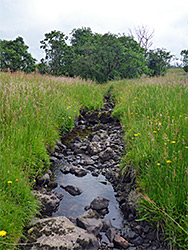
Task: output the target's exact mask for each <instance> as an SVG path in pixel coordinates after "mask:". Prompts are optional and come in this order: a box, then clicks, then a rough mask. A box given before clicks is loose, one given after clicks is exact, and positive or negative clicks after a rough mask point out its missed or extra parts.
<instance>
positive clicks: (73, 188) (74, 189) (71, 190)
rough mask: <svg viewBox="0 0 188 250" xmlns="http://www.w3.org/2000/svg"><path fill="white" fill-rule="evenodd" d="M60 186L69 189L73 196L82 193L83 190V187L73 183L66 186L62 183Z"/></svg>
mask: <svg viewBox="0 0 188 250" xmlns="http://www.w3.org/2000/svg"><path fill="white" fill-rule="evenodd" d="M60 187H61V188H63V189H65V191H67V192H68V193H69V194H71V195H73V196H76V195H80V194H81V193H82V192H83V191H82V190H81V189H79V188H78V187H75V186H73V185H67V186H65V187H64V186H63V185H60Z"/></svg>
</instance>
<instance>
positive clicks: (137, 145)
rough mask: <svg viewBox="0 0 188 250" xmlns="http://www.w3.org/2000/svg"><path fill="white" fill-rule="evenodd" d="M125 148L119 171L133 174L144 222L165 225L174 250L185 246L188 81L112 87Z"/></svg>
mask: <svg viewBox="0 0 188 250" xmlns="http://www.w3.org/2000/svg"><path fill="white" fill-rule="evenodd" d="M114 87H115V88H114V93H113V94H114V96H115V99H116V107H115V109H114V113H113V115H114V116H116V117H121V122H122V126H123V127H124V130H125V141H126V144H127V149H126V155H125V157H124V159H123V161H122V168H123V169H124V171H126V168H128V166H130V165H131V166H133V167H135V168H136V169H137V180H138V183H139V186H140V188H141V189H142V190H143V199H142V201H141V212H142V215H143V218H146V219H150V220H152V221H156V222H159V223H160V224H163V226H164V228H165V232H166V234H167V238H168V239H169V240H170V241H171V244H173V245H174V247H175V248H176V247H177V249H186V246H187V244H188V217H187V211H188V133H187V132H188V79H187V78H186V76H184V75H172V74H169V75H168V76H166V77H164V78H150V79H140V80H136V81H135V80H130V81H119V82H115V83H114Z"/></svg>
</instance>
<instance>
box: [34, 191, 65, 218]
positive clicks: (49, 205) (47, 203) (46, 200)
mask: <svg viewBox="0 0 188 250" xmlns="http://www.w3.org/2000/svg"><path fill="white" fill-rule="evenodd" d="M33 194H34V195H35V196H36V197H37V199H38V200H39V201H40V202H41V205H42V206H41V211H40V212H41V214H43V215H44V214H45V215H51V214H52V213H53V212H55V211H56V209H57V207H58V206H59V203H60V199H58V198H57V196H56V195H55V194H53V193H52V192H46V191H33Z"/></svg>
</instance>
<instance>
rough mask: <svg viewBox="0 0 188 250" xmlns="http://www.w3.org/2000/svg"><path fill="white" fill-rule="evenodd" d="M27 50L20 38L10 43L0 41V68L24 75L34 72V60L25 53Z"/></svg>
mask: <svg viewBox="0 0 188 250" xmlns="http://www.w3.org/2000/svg"><path fill="white" fill-rule="evenodd" d="M28 48H29V47H28V46H27V45H25V44H24V40H23V38H22V37H17V38H16V39H15V40H11V41H7V40H0V68H1V69H2V70H8V69H10V70H11V71H24V72H26V73H31V72H32V71H35V62H36V59H34V58H33V57H32V56H31V54H30V53H29V52H28V51H27V50H28Z"/></svg>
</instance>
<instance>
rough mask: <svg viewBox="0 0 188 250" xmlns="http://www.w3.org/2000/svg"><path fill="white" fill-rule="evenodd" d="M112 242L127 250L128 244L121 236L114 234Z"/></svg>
mask: <svg viewBox="0 0 188 250" xmlns="http://www.w3.org/2000/svg"><path fill="white" fill-rule="evenodd" d="M114 242H115V244H117V245H119V246H121V247H123V248H124V249H125V248H127V247H128V246H129V242H128V241H126V240H125V239H124V238H123V237H122V236H120V235H119V234H116V235H115V237H114Z"/></svg>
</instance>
